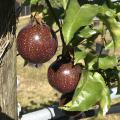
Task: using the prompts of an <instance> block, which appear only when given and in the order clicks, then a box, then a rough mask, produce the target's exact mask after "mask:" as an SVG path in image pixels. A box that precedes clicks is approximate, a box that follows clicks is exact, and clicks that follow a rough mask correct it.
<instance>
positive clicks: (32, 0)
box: [24, 0, 41, 5]
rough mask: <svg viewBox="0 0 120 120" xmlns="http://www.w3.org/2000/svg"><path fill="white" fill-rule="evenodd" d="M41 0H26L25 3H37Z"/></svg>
mask: <svg viewBox="0 0 120 120" xmlns="http://www.w3.org/2000/svg"><path fill="white" fill-rule="evenodd" d="M40 1H41V0H25V2H24V5H32V4H37V3H38V2H40Z"/></svg>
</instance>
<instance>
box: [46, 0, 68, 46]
mask: <svg viewBox="0 0 120 120" xmlns="http://www.w3.org/2000/svg"><path fill="white" fill-rule="evenodd" d="M45 2H46V4H47V6H48V7H49V9H50V11H51V13H52V15H53V17H54V19H55V22H56V24H57V25H58V27H59V30H60V36H61V40H62V45H63V47H65V46H66V45H65V42H64V37H63V33H62V28H61V24H60V22H59V20H58V18H57V17H56V14H55V12H54V10H53V8H52V6H51V3H50V1H49V0H45Z"/></svg>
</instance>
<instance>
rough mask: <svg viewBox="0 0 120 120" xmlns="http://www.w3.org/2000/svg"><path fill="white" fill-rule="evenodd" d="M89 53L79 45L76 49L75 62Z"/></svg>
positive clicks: (78, 61)
mask: <svg viewBox="0 0 120 120" xmlns="http://www.w3.org/2000/svg"><path fill="white" fill-rule="evenodd" d="M86 55H87V53H86V52H85V51H83V50H80V49H79V48H78V47H77V48H75V51H74V64H77V63H80V62H81V60H83V59H84V58H85V57H86Z"/></svg>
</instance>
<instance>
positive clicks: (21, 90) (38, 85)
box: [17, 18, 120, 120]
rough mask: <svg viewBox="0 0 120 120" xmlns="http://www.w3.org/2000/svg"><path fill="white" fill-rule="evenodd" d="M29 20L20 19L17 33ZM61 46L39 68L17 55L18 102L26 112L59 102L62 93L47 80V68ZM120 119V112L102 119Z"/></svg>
mask: <svg viewBox="0 0 120 120" xmlns="http://www.w3.org/2000/svg"><path fill="white" fill-rule="evenodd" d="M28 22H29V19H28V18H24V19H19V21H18V24H17V28H18V29H17V33H18V32H19V30H20V29H21V28H22V27H23V26H25V25H26V24H28ZM60 46H61V45H60V42H59V47H58V50H57V53H56V55H55V56H54V57H53V58H52V59H51V60H50V61H49V62H47V63H45V64H42V65H39V66H38V68H36V67H35V66H34V65H31V64H29V65H27V66H25V67H24V66H23V65H24V60H23V59H22V58H21V57H20V56H17V78H18V80H19V81H20V84H19V86H18V102H19V103H20V104H21V106H22V108H23V110H24V111H23V112H24V113H25V112H29V111H34V110H37V109H40V108H43V107H45V106H48V105H52V104H58V101H59V98H60V95H61V94H60V93H59V92H57V91H56V90H54V89H53V88H52V87H51V86H50V85H49V83H48V80H47V69H48V67H49V65H50V64H51V63H52V62H53V61H54V60H55V59H56V57H57V55H58V54H59V53H60V50H61V47H60ZM118 101H120V100H119V99H118V100H115V101H114V103H116V102H118ZM90 119H91V120H93V118H89V119H83V120H90ZM119 119H120V113H119V114H112V115H107V117H106V118H103V119H102V120H119ZM62 120H63V119H62Z"/></svg>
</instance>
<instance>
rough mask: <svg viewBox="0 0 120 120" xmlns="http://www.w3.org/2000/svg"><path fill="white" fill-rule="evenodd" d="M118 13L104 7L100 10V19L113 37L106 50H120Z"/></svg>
mask: <svg viewBox="0 0 120 120" xmlns="http://www.w3.org/2000/svg"><path fill="white" fill-rule="evenodd" d="M115 12H116V11H115V10H112V9H109V8H107V7H104V6H102V7H101V8H100V14H99V16H98V17H99V18H100V19H101V20H102V21H103V22H104V24H105V25H106V27H107V28H108V30H109V31H110V34H111V36H112V40H113V41H112V42H110V44H108V45H106V47H105V48H106V49H109V48H115V49H117V48H120V44H119V43H120V22H119V21H117V20H116V16H117V15H116V13H115Z"/></svg>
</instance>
